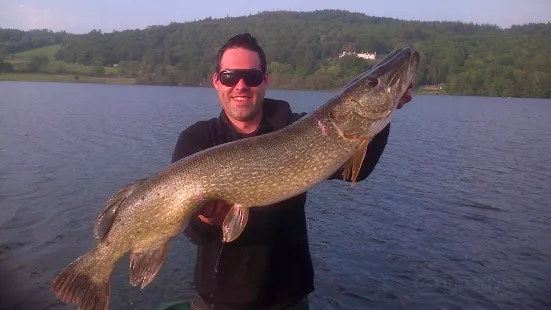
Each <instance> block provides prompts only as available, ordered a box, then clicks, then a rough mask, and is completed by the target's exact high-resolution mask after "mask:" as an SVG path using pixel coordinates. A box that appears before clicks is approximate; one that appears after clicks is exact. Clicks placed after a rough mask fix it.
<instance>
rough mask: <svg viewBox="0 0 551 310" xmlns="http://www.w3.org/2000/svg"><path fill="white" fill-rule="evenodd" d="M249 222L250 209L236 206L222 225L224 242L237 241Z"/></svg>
mask: <svg viewBox="0 0 551 310" xmlns="http://www.w3.org/2000/svg"><path fill="white" fill-rule="evenodd" d="M248 220H249V208H247V207H244V206H242V205H238V204H235V205H233V207H232V208H231V209H230V211H229V212H228V214H227V215H226V218H225V219H224V223H222V240H223V241H224V242H231V241H234V240H235V239H237V238H238V237H239V236H240V235H241V233H242V232H243V230H244V229H245V226H247V221H248Z"/></svg>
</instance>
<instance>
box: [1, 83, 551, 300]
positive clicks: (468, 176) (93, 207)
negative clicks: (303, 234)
mask: <svg viewBox="0 0 551 310" xmlns="http://www.w3.org/2000/svg"><path fill="white" fill-rule="evenodd" d="M267 96H268V97H272V98H279V99H287V100H289V101H290V103H291V105H292V106H293V108H294V110H295V111H297V112H298V111H306V112H309V111H312V110H313V109H314V108H316V107H317V106H318V105H320V104H322V103H323V102H324V101H325V100H327V99H328V98H330V97H331V96H333V93H330V92H306V91H269V92H268V94H267ZM219 111H220V106H219V103H218V101H217V97H216V94H215V92H214V91H213V90H212V89H207V88H186V87H162V86H135V85H95V84H64V83H33V82H0V163H1V166H0V272H1V274H0V285H1V287H0V288H1V289H0V301H1V305H2V306H1V307H2V309H75V307H74V306H73V305H71V306H66V305H65V304H64V303H62V302H60V301H58V300H56V297H55V295H54V294H53V293H52V292H51V291H50V290H49V286H50V284H51V282H52V280H53V278H54V277H55V276H56V275H57V274H58V273H59V271H60V270H61V269H62V268H63V267H65V266H66V265H67V264H68V263H69V262H71V261H73V260H74V259H75V258H76V257H78V256H79V255H81V254H83V253H84V252H85V251H87V250H88V249H89V248H90V247H91V246H92V244H93V237H92V225H93V222H94V220H95V218H96V216H97V213H98V212H99V210H100V209H101V208H102V206H103V203H104V202H105V200H106V199H107V198H108V197H109V196H111V195H112V194H113V193H115V192H116V191H117V190H118V189H120V188H121V187H122V186H124V185H126V184H127V183H128V182H129V181H131V180H134V179H137V178H141V177H144V176H147V175H149V174H152V173H153V172H155V171H156V170H158V169H160V168H162V167H164V166H166V165H167V164H169V163H170V158H171V155H172V150H173V148H174V145H175V143H176V140H177V138H178V135H179V133H180V132H181V130H182V129H184V128H185V127H187V126H189V125H191V124H192V123H194V122H195V121H197V120H200V119H206V118H210V117H215V116H218V114H219ZM308 197H309V198H308V203H307V216H308V225H309V234H310V242H311V244H310V249H311V252H312V258H313V261H314V268H315V274H316V279H315V281H316V283H315V284H316V291H315V293H314V294H313V295H312V297H311V300H312V304H313V305H314V307H315V308H316V309H550V308H551V100H529V99H505V98H481V97H453V96H429V95H417V96H415V97H414V100H413V101H412V102H411V103H409V104H408V105H406V106H405V107H404V108H403V109H402V110H399V111H397V112H396V114H395V116H394V118H393V121H392V128H391V134H390V137H389V142H388V146H387V148H386V150H385V152H384V154H383V156H382V158H381V160H380V162H379V164H378V166H377V167H376V168H375V171H374V172H373V173H372V175H371V176H370V177H369V178H368V180H366V181H365V182H362V183H359V184H358V185H357V186H356V187H355V188H353V189H352V188H350V186H349V184H346V183H343V182H340V181H327V182H324V183H322V184H320V185H319V186H317V187H315V188H314V189H313V190H311V191H310V192H309V196H308ZM194 263H195V247H194V246H193V245H192V244H191V243H189V242H188V241H187V239H186V238H185V237H181V238H179V239H176V240H174V241H173V242H172V243H171V247H170V250H169V253H168V256H167V259H166V262H165V264H164V265H163V267H162V269H161V271H160V274H159V275H158V277H157V278H156V279H155V280H154V281H153V282H152V283H151V284H150V285H149V286H147V287H146V288H145V289H144V290H140V289H139V288H133V287H132V286H131V285H130V284H129V274H128V260H127V258H126V257H125V258H124V259H123V260H121V261H120V263H119V264H118V265H117V268H116V270H115V272H114V276H113V282H112V286H111V303H110V309H155V307H156V306H158V305H159V303H160V302H162V301H169V300H174V299H183V298H190V297H192V296H193V294H194V290H193V289H194V287H193V266H194Z"/></svg>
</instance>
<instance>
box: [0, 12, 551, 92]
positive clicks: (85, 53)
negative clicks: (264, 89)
mask: <svg viewBox="0 0 551 310" xmlns="http://www.w3.org/2000/svg"><path fill="white" fill-rule="evenodd" d="M243 32H249V33H251V34H252V35H254V36H255V37H256V38H257V39H258V40H259V42H260V44H261V46H262V47H263V48H264V50H265V52H266V54H267V58H268V71H269V74H270V87H271V88H283V89H309V90H334V89H338V88H340V87H341V86H342V85H344V84H346V82H347V81H349V80H350V79H352V78H353V77H354V76H356V75H357V74H359V73H360V72H362V71H365V70H366V69H368V68H369V67H370V66H372V65H373V64H375V63H376V62H377V61H378V60H379V59H381V58H382V57H384V55H385V54H387V53H389V52H390V51H391V50H392V49H394V48H397V47H403V46H412V47H414V48H416V49H418V50H419V51H420V53H421V55H422V66H421V71H420V72H419V74H418V76H417V77H416V80H415V87H423V86H426V85H432V86H434V85H441V86H442V87H443V89H442V92H444V93H447V94H454V95H475V96H501V97H530V98H551V56H550V55H551V39H550V38H551V23H546V24H544V23H538V24H536V23H533V24H525V25H516V26H512V27H510V28H505V29H504V28H500V27H498V26H495V25H481V24H473V23H462V22H451V21H450V22H427V21H406V20H400V19H394V18H384V17H375V16H368V15H365V14H362V13H354V12H348V11H343V10H319V11H312V12H293V11H266V12H261V13H258V14H251V15H248V16H242V17H226V18H220V19H213V18H206V19H202V20H198V21H192V22H183V23H176V22H174V23H170V24H168V25H155V26H149V27H147V28H145V29H131V30H124V31H112V32H102V31H99V30H92V31H90V32H89V33H86V34H72V33H67V32H53V31H50V30H32V31H22V30H17V29H0V71H14V69H13V66H11V65H9V62H10V55H12V54H15V53H19V52H24V51H28V50H32V49H36V48H40V47H44V46H52V45H58V46H59V48H58V50H57V51H56V52H55V54H54V56H53V57H54V58H55V60H57V61H63V62H66V63H73V64H81V65H86V66H92V68H95V70H92V71H91V73H90V74H94V75H114V76H121V77H132V78H135V79H136V81H137V82H138V83H140V84H162V85H182V86H209V85H210V84H211V76H212V73H213V70H214V62H215V57H216V53H217V51H218V49H219V48H220V46H221V45H223V44H224V42H225V41H226V40H227V39H228V38H229V37H231V36H233V35H235V34H237V33H243ZM342 52H350V53H363V52H365V53H376V55H377V57H376V59H375V60H366V59H362V58H358V57H356V56H354V55H353V54H351V55H346V56H343V57H339V54H341V53H342ZM33 61H34V63H35V65H34V66H26V67H22V68H21V69H18V70H22V71H25V70H28V71H33V70H34V71H35V72H36V71H40V68H41V64H42V62H46V63H47V62H48V61H47V59H42V62H41V60H40V59H39V56H36V57H34V58H33ZM104 67H111V68H115V69H116V70H112V71H111V70H109V72H106V71H105V70H103V68H104Z"/></svg>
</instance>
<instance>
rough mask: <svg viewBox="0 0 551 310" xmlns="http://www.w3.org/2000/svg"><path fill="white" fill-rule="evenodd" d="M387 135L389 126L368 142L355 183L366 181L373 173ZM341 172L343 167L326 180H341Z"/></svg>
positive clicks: (383, 148)
mask: <svg viewBox="0 0 551 310" xmlns="http://www.w3.org/2000/svg"><path fill="white" fill-rule="evenodd" d="M389 134H390V124H388V125H386V127H385V128H384V129H383V130H381V132H379V133H378V134H377V135H376V136H375V137H373V139H372V140H371V142H369V145H368V146H367V153H366V155H365V158H364V161H363V163H362V166H361V167H360V172H359V173H358V177H357V179H356V182H360V181H363V180H365V179H367V177H368V176H369V175H370V174H371V172H373V170H374V169H375V166H376V165H377V163H378V162H379V158H381V155H382V154H383V151H384V150H385V147H386V144H387V141H388V135H389ZM343 172H344V167H341V168H339V170H337V171H336V172H335V173H333V175H332V176H330V177H329V178H328V180H342V179H343ZM345 181H346V182H351V181H350V180H345Z"/></svg>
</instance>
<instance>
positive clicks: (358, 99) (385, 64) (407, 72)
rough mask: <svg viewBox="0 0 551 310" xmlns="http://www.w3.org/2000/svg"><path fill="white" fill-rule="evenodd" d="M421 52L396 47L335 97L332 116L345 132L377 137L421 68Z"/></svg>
mask: <svg viewBox="0 0 551 310" xmlns="http://www.w3.org/2000/svg"><path fill="white" fill-rule="evenodd" d="M419 63H420V55H419V52H417V51H416V50H414V49H412V48H410V47H406V48H401V49H396V50H394V51H392V52H391V53H390V54H388V55H387V56H386V57H385V58H384V59H383V60H381V61H380V62H379V63H377V65H375V66H374V67H373V68H371V69H370V70H368V71H366V72H364V73H362V74H360V75H359V76H357V77H356V78H355V79H354V80H352V81H350V82H349V83H348V84H346V85H345V86H344V87H343V88H342V89H341V92H340V94H339V95H338V96H337V97H336V98H335V99H337V102H338V103H339V104H337V105H335V107H334V109H333V111H332V119H333V121H334V123H336V125H337V127H339V128H340V129H341V130H342V131H349V132H352V133H355V135H363V136H373V135H375V134H377V133H378V132H379V131H381V130H382V129H383V128H384V127H386V125H387V124H388V123H389V122H390V119H391V116H392V114H393V112H394V110H395V109H396V107H397V106H398V103H399V101H400V99H401V98H402V96H403V95H404V94H405V92H406V91H407V89H408V88H409V87H410V85H411V84H412V82H413V79H414V78H415V75H416V74H417V71H418V70H419Z"/></svg>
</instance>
